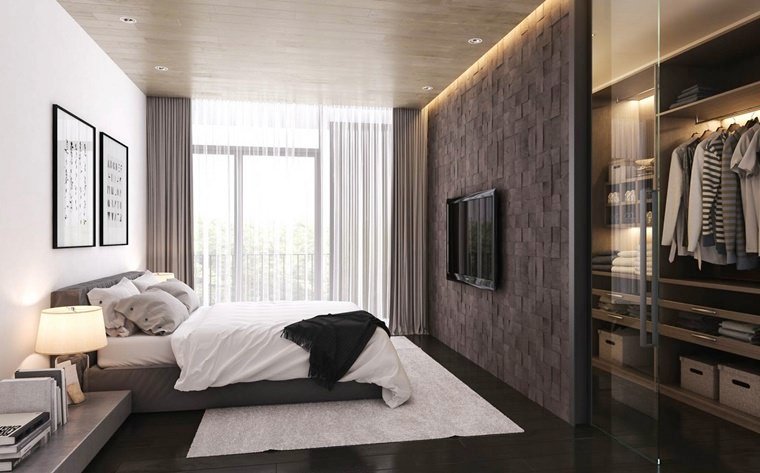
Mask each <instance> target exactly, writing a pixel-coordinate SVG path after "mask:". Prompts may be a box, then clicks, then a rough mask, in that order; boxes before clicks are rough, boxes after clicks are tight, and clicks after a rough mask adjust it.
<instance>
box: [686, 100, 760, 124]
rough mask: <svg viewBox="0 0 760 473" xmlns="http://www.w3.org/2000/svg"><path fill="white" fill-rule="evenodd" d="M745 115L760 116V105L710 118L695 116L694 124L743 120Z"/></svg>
mask: <svg viewBox="0 0 760 473" xmlns="http://www.w3.org/2000/svg"><path fill="white" fill-rule="evenodd" d="M744 115H759V116H760V106H758V105H753V106H752V107H747V108H744V109H742V110H734V111H733V112H731V113H730V114H727V115H720V116H717V117H713V118H708V119H700V118H699V117H694V124H696V125H701V124H702V123H707V122H712V121H717V120H720V121H726V120H734V121H736V120H741V118H743V117H744ZM750 118H752V117H747V120H749V119H750Z"/></svg>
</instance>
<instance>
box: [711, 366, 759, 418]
mask: <svg viewBox="0 0 760 473" xmlns="http://www.w3.org/2000/svg"><path fill="white" fill-rule="evenodd" d="M718 370H719V371H720V403H721V404H724V405H726V406H729V407H733V408H734V409H738V410H740V411H742V412H746V413H747V414H750V415H753V416H755V417H760V373H758V372H752V371H748V370H744V369H741V368H737V367H733V366H728V365H718Z"/></svg>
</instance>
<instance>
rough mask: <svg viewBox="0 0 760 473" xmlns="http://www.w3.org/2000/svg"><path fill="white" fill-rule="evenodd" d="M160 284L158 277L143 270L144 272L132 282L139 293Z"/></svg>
mask: <svg viewBox="0 0 760 473" xmlns="http://www.w3.org/2000/svg"><path fill="white" fill-rule="evenodd" d="M160 282H161V279H159V278H158V276H156V275H155V274H153V273H151V272H150V271H148V270H145V272H144V273H143V274H142V276H140V277H139V278H137V279H133V280H132V283H133V284H134V285H135V287H136V288H137V289H138V290H139V291H140V292H145V291H146V290H147V289H148V288H149V287H150V286H153V285H154V284H158V283H160Z"/></svg>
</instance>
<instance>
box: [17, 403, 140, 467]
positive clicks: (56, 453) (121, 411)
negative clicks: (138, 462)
mask: <svg viewBox="0 0 760 473" xmlns="http://www.w3.org/2000/svg"><path fill="white" fill-rule="evenodd" d="M85 394H86V396H87V400H86V401H85V402H84V403H82V404H79V405H73V404H72V405H70V406H69V421H68V423H66V424H65V425H63V426H61V427H60V428H59V429H58V431H57V432H55V433H54V434H52V435H51V436H50V440H48V442H47V444H46V445H44V446H42V447H40V448H39V449H37V450H36V451H34V452H33V453H32V454H31V455H29V457H28V458H27V459H25V460H24V461H22V462H21V463H20V464H19V466H18V468H15V469H14V470H13V471H14V473H48V472H49V473H69V472H78V471H82V470H84V469H85V468H86V467H87V465H88V464H89V463H90V461H92V459H93V458H95V455H97V453H98V452H99V451H100V449H101V448H103V445H105V443H106V442H107V441H108V439H110V438H111V436H112V435H113V434H114V433H115V432H116V431H117V430H118V429H119V427H120V426H121V424H122V423H123V422H124V420H126V418H127V417H128V416H129V414H130V412H131V411H132V394H131V393H130V392H129V391H102V392H88V393H85Z"/></svg>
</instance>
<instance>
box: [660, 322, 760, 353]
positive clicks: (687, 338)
mask: <svg viewBox="0 0 760 473" xmlns="http://www.w3.org/2000/svg"><path fill="white" fill-rule="evenodd" d="M660 335H662V336H663V337H667V338H672V339H674V340H681V341H682V342H689V343H693V344H695V345H700V346H703V347H709V348H713V349H715V350H719V351H722V352H726V353H733V354H734V355H740V356H746V357H747V358H752V359H753V360H760V345H752V344H751V343H747V342H742V341H739V340H734V339H733V338H728V337H722V336H719V335H707V334H704V333H700V332H695V331H693V330H687V329H685V328H680V327H676V326H674V325H666V324H660Z"/></svg>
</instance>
